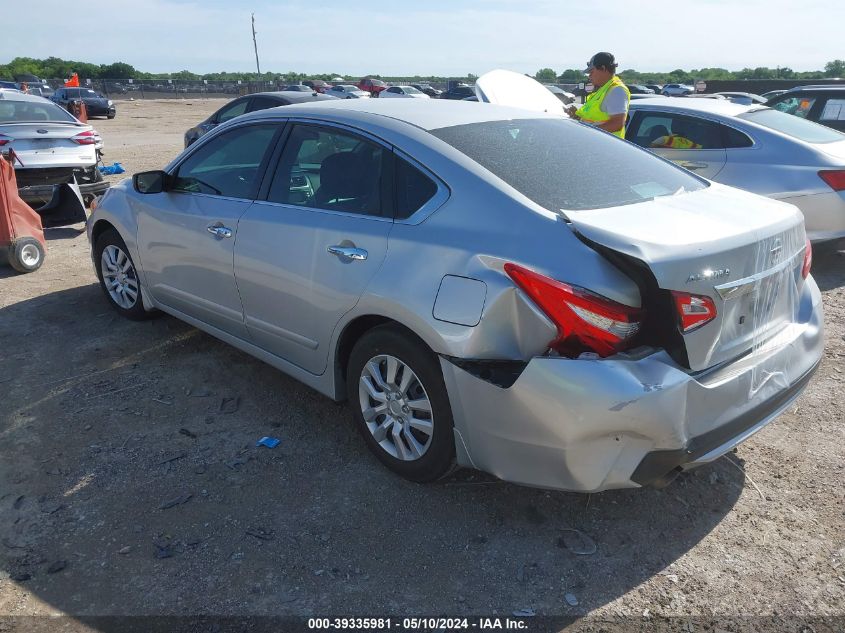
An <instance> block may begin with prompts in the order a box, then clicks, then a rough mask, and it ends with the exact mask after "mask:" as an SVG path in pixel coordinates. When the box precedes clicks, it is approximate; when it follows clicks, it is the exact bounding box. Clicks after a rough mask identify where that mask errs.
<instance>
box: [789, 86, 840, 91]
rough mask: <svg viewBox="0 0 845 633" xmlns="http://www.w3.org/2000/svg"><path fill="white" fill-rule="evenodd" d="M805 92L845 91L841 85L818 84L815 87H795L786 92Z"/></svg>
mask: <svg viewBox="0 0 845 633" xmlns="http://www.w3.org/2000/svg"><path fill="white" fill-rule="evenodd" d="M807 90H833V91H836V92H840V91H842V90H845V85H842V84H819V85H815V86H795V87H794V88H790V89H789V90H787V91H786V92H804V91H807Z"/></svg>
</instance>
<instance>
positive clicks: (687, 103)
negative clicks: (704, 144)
mask: <svg viewBox="0 0 845 633" xmlns="http://www.w3.org/2000/svg"><path fill="white" fill-rule="evenodd" d="M649 106H654V107H660V108H670V109H674V110H692V111H695V112H705V113H710V114H721V115H723V116H737V115H738V114H743V113H744V112H748V111H749V110H751V109H757V108H759V107H760V105H759V104H757V105H740V104H739V103H734V102H732V101H729V100H727V99H682V98H678V97H649V98H648V99H637V100H636V106H635V105H634V102H633V101H632V102H631V107H632V108H633V107H636V108H642V107H649Z"/></svg>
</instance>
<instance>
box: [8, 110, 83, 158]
mask: <svg viewBox="0 0 845 633" xmlns="http://www.w3.org/2000/svg"><path fill="white" fill-rule="evenodd" d="M92 129H93V128H92V127H91V126H90V125H85V124H83V123H72V122H68V123H63V122H48V121H36V122H31V123H3V124H2V125H0V135H2V136H3V137H4V138H6V139H10V140H9V142H8V143H7V144H6V145H4V146H3V149H9V148H12V149H14V150H15V153H16V154H17V155H18V157H19V158H20V160H21V163H23V166H24V168H27V169H32V168H38V167H87V166H90V165H93V164H95V163H96V162H97V157H96V152H95V149H94V148H95V146H94V145H80V144H78V143H76V142H74V141H72V140H71V139H72V138H73V137H74V136H76V135H77V134H79V133H80V132H85V131H87V130H92Z"/></svg>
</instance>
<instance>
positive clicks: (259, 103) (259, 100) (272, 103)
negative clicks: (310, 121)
mask: <svg viewBox="0 0 845 633" xmlns="http://www.w3.org/2000/svg"><path fill="white" fill-rule="evenodd" d="M280 105H288V103H287V102H286V101H285V100H283V99H271V98H270V97H253V98H252V102H251V103H250V104H249V111H250V112H255V111H256V110H266V109H267V108H275V107H276V106H280Z"/></svg>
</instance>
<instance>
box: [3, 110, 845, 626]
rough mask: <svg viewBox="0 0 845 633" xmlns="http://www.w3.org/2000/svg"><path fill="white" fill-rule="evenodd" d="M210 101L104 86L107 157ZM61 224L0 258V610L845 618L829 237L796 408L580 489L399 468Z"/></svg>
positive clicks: (836, 322) (840, 343)
mask: <svg viewBox="0 0 845 633" xmlns="http://www.w3.org/2000/svg"><path fill="white" fill-rule="evenodd" d="M222 103H223V102H222V101H214V100H208V101H166V102H164V101H162V102H156V101H144V102H140V101H136V102H123V103H120V104H119V110H118V115H117V118H116V119H114V120H111V121H107V120H96V121H94V125H95V126H96V128H97V129H98V130H99V131H100V132H101V134H102V135H103V137H104V139H105V142H106V152H107V154H106V163H109V164H110V163H111V162H112V161H115V160H116V161H119V162H121V163H123V165H124V166H125V167H126V169H127V171H128V172H129V173H131V172H133V171H139V170H144V169H154V168H158V167H161V166H163V165H165V164H166V163H167V162H169V161H170V159H171V158H173V157H174V156H175V155H176V153H177V152H178V151H179V150H180V149H181V147H182V133H183V132H184V130H185V129H187V128H188V127H189V126H191V125H193V124H194V123H196V122H198V121H200V120H201V119H203V118H205V117H206V116H207V115H208V114H210V113H211V112H213V111H214V110H215V109H216V108H218V107H219V106H220V105H221V104H222ZM119 178H120V177H117V178H113V179H114V180H117V179H119ZM82 228H83V227H82V226H81V225H80V226H77V227H70V228H61V229H53V230H49V231H48V239H49V243H48V255H47V260H46V263H45V265H44V267H43V268H42V269H41V270H40V271H39V272H37V273H35V274H31V275H16V274H15V273H13V272H12V271H11V269H8V268H3V269H0V341H2V342H3V343H2V345H0V396H1V397H0V401H2V403H3V406H2V409H0V543H2V544H0V615H5V616H29V615H46V614H54V615H55V614H67V615H71V616H74V617H75V618H77V620H74V621H75V622H77V624H78V626H79V627H81V628H80V629H79V630H96V629H97V628H98V625H96V624H90V623H89V624H83V621H84V618H85V617H86V616H102V615H197V614H203V615H225V616H251V615H299V616H309V615H315V614H316V615H379V614H392V615H398V616H403V615H433V614H450V615H459V614H467V615H468V614H488V615H490V614H498V615H500V616H505V615H510V614H511V613H512V612H513V611H515V610H518V609H533V610H534V611H535V612H536V613H537V614H538V616H541V615H562V616H584V615H588V617H587V618H585V619H584V620H582V621H581V622H580V624H579V626H581V627H582V628H584V629H585V630H593V628H592V627H593V626H594V623H596V622H598V621H599V620H601V619H611V620H613V619H615V618H623V619H622V620H616V621H623V622H624V621H625V620H624V618H636V619H637V621H638V622H644V623H648V622H651V621H653V620H654V619H655V618H656V619H660V618H662V617H676V618H681V620H677V622H681V621H683V619H684V618H689V617H693V618H704V619H705V620H708V621H709V622H711V623H712V622H728V624H726V625H724V628H725V630H731V631H737V630H752V629H757V628H759V629H761V630H762V629H764V628H771V627H773V628H772V630H796V631H798V630H802V629H801V628H800V627H801V626H803V625H802V624H801V622H804V621H810V620H811V619H813V618H819V617H828V618H830V617H840V618H841V617H842V616H843V615H845V606H843V605H845V600H843V596H844V595H845V529H843V527H844V526H845V521H843V509H844V508H843V481H845V470H843V460H842V456H843V445H845V433H843V420H845V405H843V399H842V396H841V394H842V390H843V386H844V385H843V379H845V374H843V371H845V340H843V334H845V289H843V286H845V257H843V256H842V255H838V254H831V255H827V256H824V257H822V256H818V257H817V259H816V262H815V264H814V275H815V276H816V279H817V281H818V282H819V285H820V286H821V287H822V290H823V292H824V304H825V310H826V322H827V333H826V339H827V345H826V351H825V357H824V361H823V363H822V365H821V368H820V369H819V371H818V372H817V374H816V376H815V377H814V378H813V380H812V382H811V383H810V385H809V387H808V389H807V390H806V391H805V393H804V394H803V395H802V396H801V398H800V399H799V400H798V401H797V404H796V405H793V406H792V407H791V408H790V410H789V411H788V412H787V413H785V414H784V415H783V416H781V417H780V418H779V419H778V421H777V422H776V423H775V424H773V425H770V426H769V427H767V428H766V429H765V430H763V431H762V432H761V433H759V434H758V435H757V436H755V437H754V438H752V439H751V440H750V441H749V442H747V443H746V444H744V445H742V446H741V447H740V448H739V450H738V452H736V453H734V454H731V455H729V456H727V457H725V458H723V459H721V460H719V461H718V462H716V463H715V464H713V465H711V466H709V467H707V468H704V469H701V470H698V471H696V472H694V473H690V474H687V475H684V476H682V477H680V478H679V479H678V480H676V481H675V483H673V484H672V485H671V486H670V487H668V488H666V489H663V490H651V489H646V490H632V491H613V492H606V493H601V494H596V495H590V496H587V495H578V494H568V493H561V492H547V491H542V490H534V489H528V488H523V487H518V486H514V485H510V484H506V483H502V482H498V481H495V480H493V479H491V478H489V477H486V476H483V475H480V474H478V473H472V472H460V473H458V474H456V475H455V476H453V477H452V478H451V479H449V480H447V481H446V482H443V483H440V484H437V485H428V486H420V485H415V484H412V483H408V482H406V481H404V480H401V479H398V478H397V477H395V476H393V475H392V474H390V473H389V472H388V471H387V470H385V469H384V468H383V467H381V466H380V465H379V464H378V462H377V461H376V460H375V458H374V457H372V456H371V455H370V453H369V452H368V451H367V449H366V447H365V446H364V443H363V442H362V440H361V439H360V437H359V436H358V435H357V434H356V431H355V429H354V428H353V426H352V424H351V416H350V413H349V411H348V410H347V408H346V406H345V405H340V404H335V403H333V402H331V401H329V400H327V399H326V398H324V397H322V396H319V395H317V394H316V393H314V392H312V391H311V390H309V389H308V388H306V387H304V386H302V385H300V384H299V383H297V382H295V381H294V380H292V379H289V378H287V377H286V376H284V375H283V374H281V373H279V372H278V371H276V370H274V369H272V368H270V367H269V366H267V365H264V364H263V363H261V362H259V361H257V360H254V359H253V358H251V357H249V356H247V355H245V354H243V353H241V352H238V351H236V350H234V349H233V348H231V347H228V346H227V345H225V344H223V343H221V342H219V341H217V340H216V339H214V338H212V337H210V336H207V335H205V334H203V333H200V332H199V331H197V330H195V329H193V328H191V327H190V326H188V325H185V324H183V323H181V322H179V321H177V320H175V319H172V318H170V317H166V316H165V317H162V318H159V319H155V320H152V321H149V322H145V323H134V322H129V321H125V320H122V319H121V318H119V317H118V316H117V315H116V314H115V313H114V312H113V311H112V310H111V309H110V308H109V306H108V305H107V303H106V300H105V298H104V297H103V296H102V295H101V293H100V290H99V287H98V286H97V285H96V278H95V275H94V272H93V269H92V266H91V262H90V258H89V254H88V253H89V251H88V244H87V241H86V239H85V235H84V233H82V232H81V231H82ZM264 435H272V436H276V437H279V438H280V439H281V444H280V445H279V446H278V447H277V448H275V449H267V448H263V447H262V448H256V447H255V442H256V440H257V439H258V438H260V437H262V436H264ZM578 552H592V553H581V554H579V553H578ZM762 616H768V619H763V618H762ZM786 616H796V617H797V620H795V621H790V622H792V624H790V625H789V627H788V629H781V628H780V625H779V624H777V623H778V622H780V623H781V624H783V622H785V620H782V619H781V618H785V617H786ZM79 618H82V619H83V620H79ZM630 621H633V620H629V622H630ZM0 622H2V620H0ZM13 622H17V623H18V624H17V626H18V627H21V626H23V627H24V628H26V627H27V626H31V627H32V626H35V623H36V622H38V620H29V621H24V622H25V624H20V623H21V620H17V621H13ZM673 622H674V621H673ZM737 622H739V624H737ZM824 622H825V621H818V620H814V624H813V630H815V631H821V630H841V628H838V629H836V628H835V627H837V626H838V627H841V626H842V623H843V620H842V619H839V620H838V621H835V620H828V621H826V622H828V624H829V625H830V626H831V627H833V628H830V629H827V628H825V626H827V625H825V623H824ZM835 622H838V624H835ZM731 623H733V624H731ZM831 623H833V624H831ZM4 626H5V627H6V630H9V629H8V627H9V625H8V624H5V625H3V624H0V629H2V628H3V627H4ZM11 626H12V628H13V629H14V627H15V626H16V625H15V624H12V625H11ZM89 626H90V628H88V627H89ZM596 626H598V625H596ZM731 626H732V627H733V628H730V627H731ZM20 630H24V629H23V628H21V629H20ZM595 630H599V628H596V629H595ZM685 630H686V629H685ZM689 630H692V627H691V625H690V629H689ZM696 630H704V629H701V628H699V629H696ZM711 630H712V629H711ZM807 630H809V629H807Z"/></svg>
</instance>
